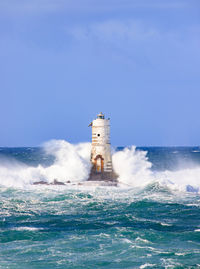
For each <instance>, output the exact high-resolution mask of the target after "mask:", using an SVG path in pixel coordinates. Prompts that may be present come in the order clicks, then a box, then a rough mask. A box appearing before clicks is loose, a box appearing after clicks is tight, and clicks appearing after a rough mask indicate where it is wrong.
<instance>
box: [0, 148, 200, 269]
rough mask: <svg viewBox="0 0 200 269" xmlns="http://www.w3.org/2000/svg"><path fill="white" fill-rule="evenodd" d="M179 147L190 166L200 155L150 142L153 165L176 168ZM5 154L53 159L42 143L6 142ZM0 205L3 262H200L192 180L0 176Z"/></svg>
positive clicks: (33, 160) (32, 161)
mask: <svg viewBox="0 0 200 269" xmlns="http://www.w3.org/2000/svg"><path fill="white" fill-rule="evenodd" d="M147 150H148V149H147ZM177 151H178V153H177ZM172 152H176V153H172ZM177 154H178V155H179V156H181V159H182V160H183V162H184V160H186V162H188V163H189V161H188V160H193V161H192V162H190V164H189V167H190V169H191V165H192V163H193V166H192V167H196V166H198V164H199V163H200V162H199V153H198V150H197V149H193V148H187V149H186V148H185V149H184V150H183V149H172V148H169V149H166V148H165V149H160V148H159V149H158V148H157V149H156V148H154V149H152V148H150V149H149V151H148V157H149V160H150V161H151V162H152V164H153V166H152V168H151V170H156V171H165V169H171V171H174V169H175V160H177V162H178V163H179V161H178V160H180V158H177V156H176V157H173V156H174V155H177ZM195 154H196V155H195ZM5 155H6V163H7V162H8V159H9V158H11V156H12V161H13V158H15V159H17V160H19V159H20V161H21V162H26V165H27V164H29V165H30V166H37V165H38V164H39V163H43V165H44V166H47V167H48V165H51V164H52V163H53V162H54V159H53V158H52V156H49V157H48V158H46V156H45V154H44V153H41V151H40V150H39V149H30V148H29V149H12V150H11V149H2V154H1V157H2V162H3V156H5ZM167 156H168V157H167ZM159 157H160V158H159ZM172 158H174V160H173V162H172ZM159 160H160V161H159ZM159 162H160V165H159ZM171 163H172V165H170V164H171ZM3 164H4V165H5V160H4V163H3ZM192 169H193V168H192ZM0 170H1V168H0ZM195 171H196V170H195ZM1 180H3V179H1ZM4 181H6V178H4ZM188 182H190V179H189V180H188ZM188 184H189V183H188ZM189 186H190V185H189ZM187 190H188V191H187ZM191 190H192V191H191ZM0 208H1V210H0V268H113V269H114V268H200V196H199V192H198V191H193V189H190V188H188V189H187V188H186V190H185V191H180V190H177V189H175V190H174V189H171V188H170V187H169V186H168V185H162V184H160V183H159V182H158V181H157V182H155V181H152V182H151V183H148V184H146V185H145V186H143V187H142V188H138V187H130V186H126V185H124V186H123V185H121V186H120V187H117V188H116V187H92V186H90V187H83V186H78V185H70V186H31V185H27V187H25V188H24V187H23V188H22V187H20V188H19V187H15V186H14V185H13V186H12V187H10V186H9V187H8V186H6V184H4V183H3V182H2V181H1V187H0Z"/></svg>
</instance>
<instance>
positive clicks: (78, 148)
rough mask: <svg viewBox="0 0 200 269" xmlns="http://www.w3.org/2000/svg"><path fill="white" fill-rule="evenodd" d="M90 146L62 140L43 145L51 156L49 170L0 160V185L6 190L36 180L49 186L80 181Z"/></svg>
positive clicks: (87, 168)
mask: <svg viewBox="0 0 200 269" xmlns="http://www.w3.org/2000/svg"><path fill="white" fill-rule="evenodd" d="M90 147H91V144H90V143H81V144H77V145H73V144H70V143H68V142H67V141H64V140H53V141H50V142H47V143H45V144H44V150H45V151H46V154H51V155H53V156H54V157H55V161H54V163H53V164H52V165H51V166H49V167H44V166H42V165H38V166H37V167H30V166H28V165H25V164H23V163H20V162H17V161H16V160H4V161H2V160H1V163H0V184H1V185H4V186H7V187H25V186H27V185H28V184H32V183H33V182H36V181H46V182H48V183H51V182H53V181H54V179H57V180H59V181H61V182H66V181H68V180H69V181H77V182H79V181H84V180H86V179H87V178H88V175H89V171H90Z"/></svg>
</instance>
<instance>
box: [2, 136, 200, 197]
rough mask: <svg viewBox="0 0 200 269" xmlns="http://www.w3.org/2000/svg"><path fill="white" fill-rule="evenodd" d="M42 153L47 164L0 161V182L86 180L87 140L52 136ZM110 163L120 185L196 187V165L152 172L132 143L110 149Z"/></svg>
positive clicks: (199, 176) (199, 180)
mask: <svg viewBox="0 0 200 269" xmlns="http://www.w3.org/2000/svg"><path fill="white" fill-rule="evenodd" d="M44 150H45V152H46V154H47V155H48V154H51V155H53V156H54V158H55V161H54V163H53V164H52V165H50V166H49V167H44V166H42V165H38V166H37V167H31V166H28V165H25V164H22V163H20V162H17V161H16V160H11V159H9V160H4V161H3V160H1V161H0V185H4V186H7V187H27V185H29V184H32V183H33V182H36V181H46V182H47V183H51V182H53V181H54V179H57V180H58V181H61V182H66V181H71V182H72V183H75V182H80V181H85V180H87V178H88V176H89V172H90V168H91V164H90V151H91V144H90V143H81V144H76V145H73V144H70V143H68V142H67V141H64V140H53V141H50V142H47V143H45V144H44ZM112 160H113V167H114V170H115V171H116V173H117V174H118V175H119V178H118V180H119V182H120V184H119V185H120V186H126V187H127V186H128V187H130V188H144V187H145V186H147V185H149V184H153V183H154V184H155V183H156V184H157V185H155V186H158V187H159V186H163V187H166V188H168V189H171V190H172V191H177V190H178V191H184V192H185V191H189V192H194V193H198V192H199V190H200V167H195V168H185V169H182V170H177V171H162V172H152V170H151V167H152V164H151V162H150V161H149V160H148V158H147V152H145V151H141V150H136V147H135V146H132V147H130V148H125V149H124V150H122V151H118V152H114V153H113V155H112Z"/></svg>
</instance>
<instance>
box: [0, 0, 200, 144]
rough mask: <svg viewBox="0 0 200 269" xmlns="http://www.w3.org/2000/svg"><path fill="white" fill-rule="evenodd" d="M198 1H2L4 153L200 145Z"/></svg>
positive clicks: (0, 133)
mask: <svg viewBox="0 0 200 269" xmlns="http://www.w3.org/2000/svg"><path fill="white" fill-rule="evenodd" d="M199 48H200V1H199V0H196V1H195V0H187V1H186V0H166V1H165V0H132V1H131V0H73V1H72V0H29V1H27V0H9V1H8V0H1V1H0V74H1V79H0V96H1V106H0V115H1V116H0V146H37V145H40V144H41V143H42V142H44V141H47V140H49V139H66V140H68V141H70V142H72V143H77V142H81V141H90V137H91V130H90V129H89V128H88V127H87V126H88V123H90V122H91V120H92V119H93V118H95V116H96V114H97V113H98V112H100V111H103V112H104V113H105V114H106V115H107V117H110V118H111V124H112V125H111V128H112V129H111V131H112V133H111V138H112V144H113V145H132V144H135V145H138V146H155V145H161V146H162V145H166V146H169V145H171V146H173V145H200V119H199V118H200V49H199Z"/></svg>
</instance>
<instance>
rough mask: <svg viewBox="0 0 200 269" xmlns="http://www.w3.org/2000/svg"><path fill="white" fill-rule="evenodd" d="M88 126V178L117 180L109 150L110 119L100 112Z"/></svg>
mask: <svg viewBox="0 0 200 269" xmlns="http://www.w3.org/2000/svg"><path fill="white" fill-rule="evenodd" d="M89 126H92V150H91V163H92V169H91V173H90V177H89V179H88V180H94V181H115V182H117V175H116V174H115V173H114V171H113V166H112V159H111V152H110V119H105V116H104V114H103V113H102V112H101V113H100V114H98V115H97V118H96V119H95V120H93V121H92V122H91V123H90V125H89Z"/></svg>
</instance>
